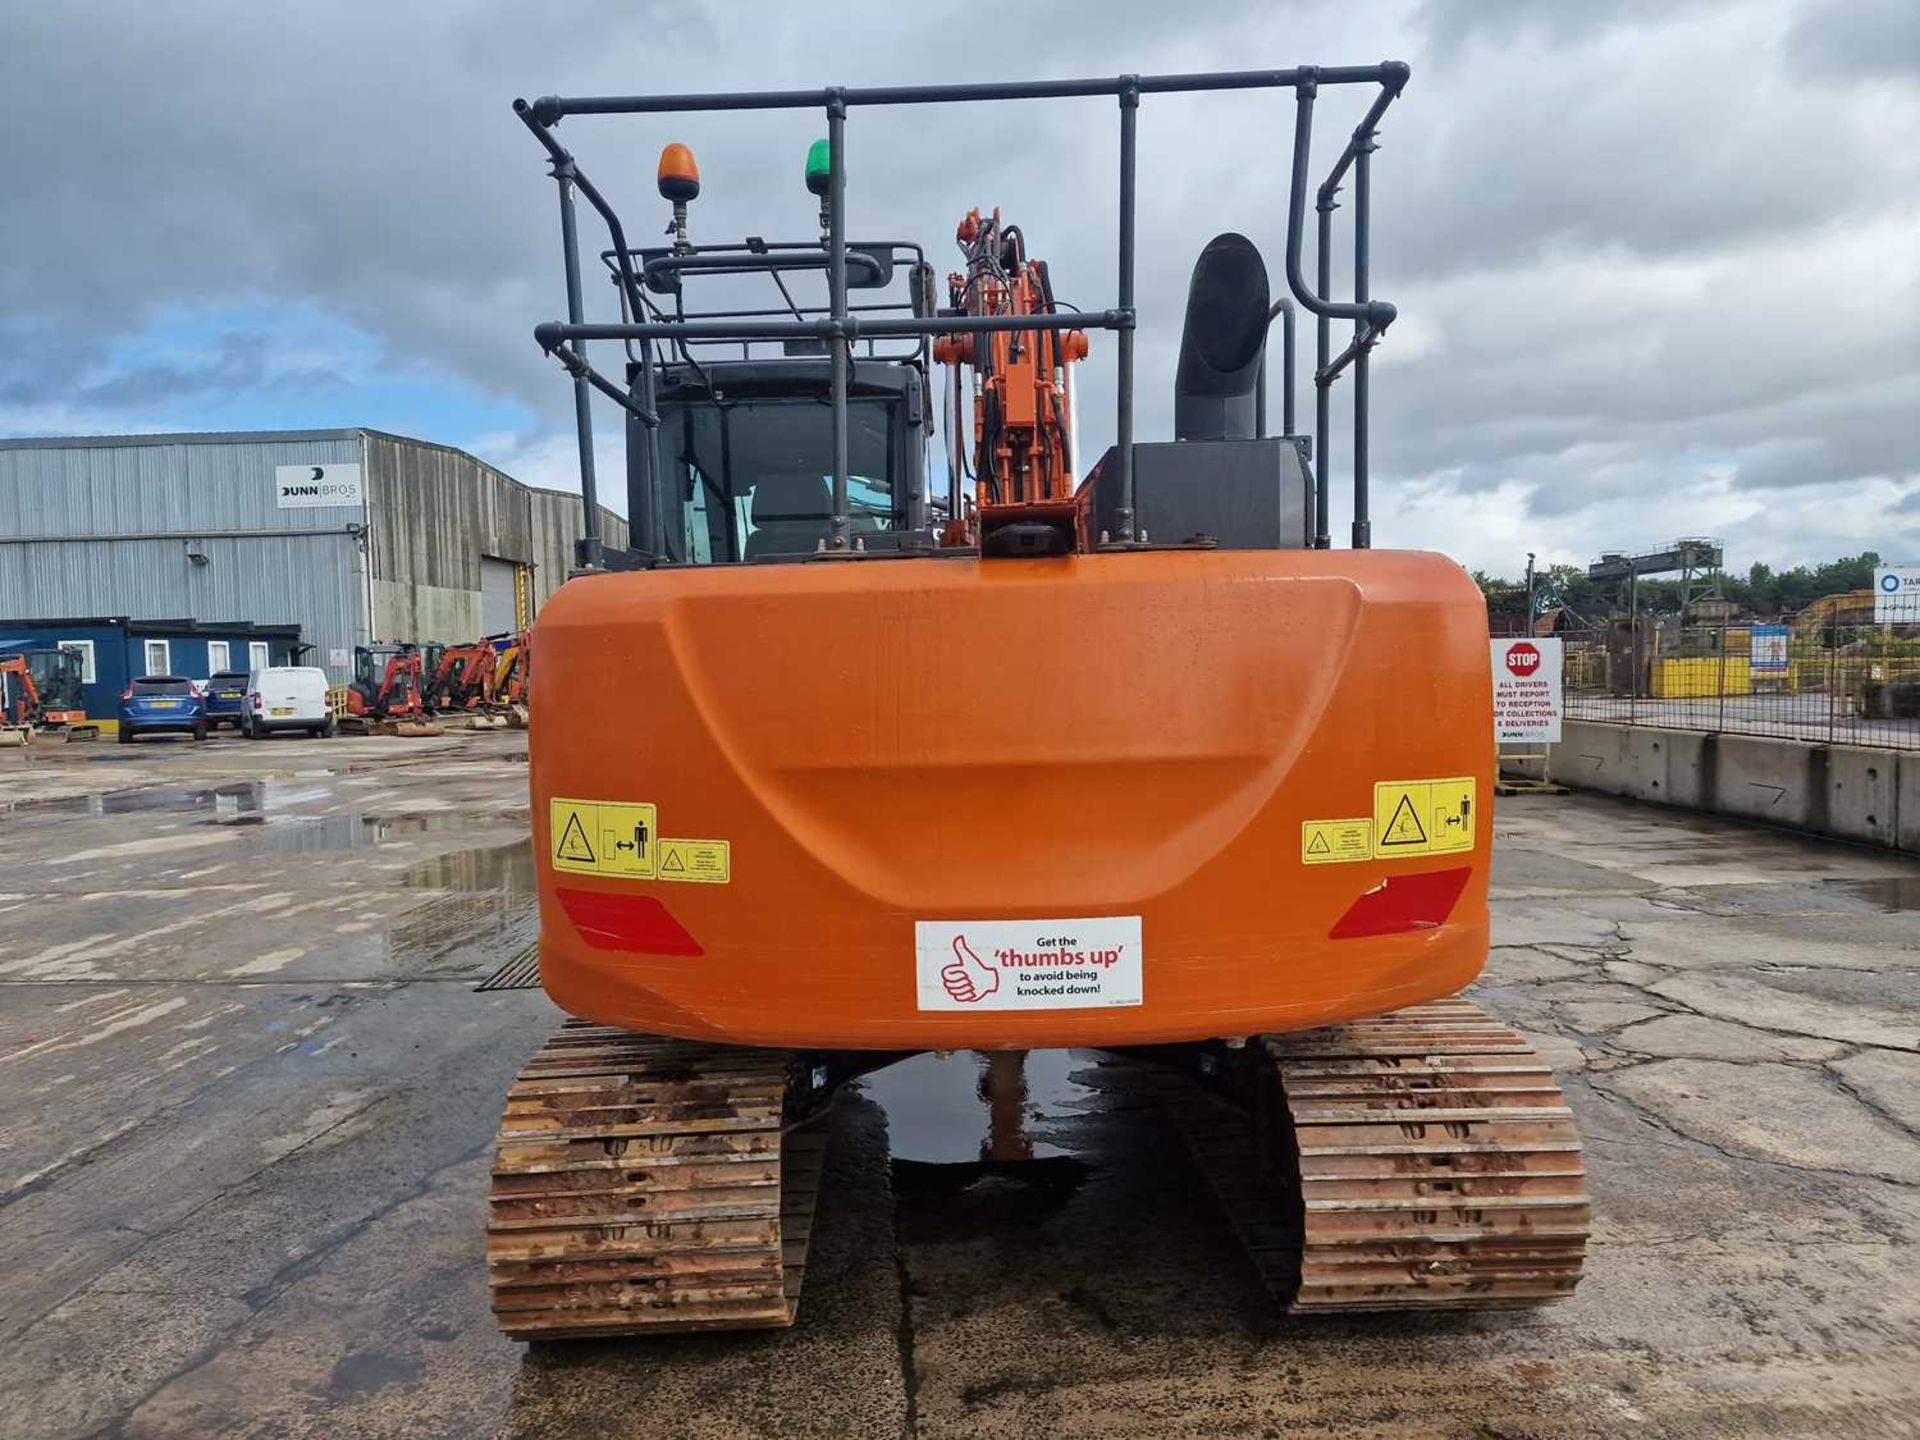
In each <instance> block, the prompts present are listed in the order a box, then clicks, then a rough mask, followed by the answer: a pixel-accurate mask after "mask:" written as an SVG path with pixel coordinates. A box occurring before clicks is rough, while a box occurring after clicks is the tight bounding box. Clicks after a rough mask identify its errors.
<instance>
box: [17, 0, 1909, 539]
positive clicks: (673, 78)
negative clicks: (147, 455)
mask: <svg viewBox="0 0 1920 1440" xmlns="http://www.w3.org/2000/svg"><path fill="white" fill-rule="evenodd" d="M1388 58H1398V59H1404V60H1407V61H1408V62H1410V63H1411V64H1412V66H1413V80H1412V83H1411V84H1410V85H1409V86H1408V89H1407V91H1406V94H1405V96H1404V98H1403V99H1402V100H1401V101H1400V102H1399V104H1398V105H1396V106H1395V108H1394V110H1393V111H1392V112H1391V113H1390V116H1389V123H1388V126H1387V128H1386V131H1385V133H1384V136H1383V148H1382V150H1381V152H1380V154H1379V155H1378V156H1377V157H1376V160H1375V177H1376V184H1375V192H1376V199H1375V216H1374V218H1375V260H1374V267H1373V276H1374V293H1375V294H1376V295H1378V296H1381V297H1384V298H1387V299H1390V300H1393V301H1394V302H1395V303H1397V304H1398V305H1399V307H1400V313H1401V316H1402V319H1401V321H1400V323H1399V324H1398V325H1397V326H1396V327H1395V329H1394V330H1393V332H1392V333H1391V334H1390V336H1389V337H1388V339H1387V340H1386V342H1385V343H1384V344H1383V346H1382V348H1381V349H1380V351H1378V352H1377V357H1376V364H1375V374H1376V383H1375V399H1374V418H1375V439H1374V453H1375V472H1374V485H1375V496H1376V499H1375V510H1374V513H1375V529H1376V535H1377V538H1378V540H1379V543H1381V544H1386V545H1405V546H1416V545H1417V546H1423V547H1430V548H1437V549H1443V550H1446V551H1448V552H1449V553H1451V554H1454V555H1455V556H1457V557H1459V558H1460V559H1461V560H1462V561H1464V562H1465V563H1467V564H1469V565H1474V566H1482V567H1486V568H1489V569H1492V570H1495V571H1497V572H1503V573H1508V574H1514V573H1517V572H1518V570H1519V569H1520V567H1521V565H1522V564H1523V563H1524V553H1525V552H1526V551H1527V550H1535V551H1538V552H1539V553H1540V554H1541V556H1542V557H1543V559H1546V560H1565V561H1576V562H1584V561H1585V560H1587V559H1589V558H1591V557H1592V556H1593V555H1595V554H1597V553H1598V552H1599V551H1600V550H1602V549H1611V548H1622V547H1634V548H1654V547H1656V546H1657V545H1659V544H1660V543H1661V542H1664V541H1666V540H1669V539H1672V538H1673V537H1675V536H1677V535H1682V534H1687V535H1702V534H1704V535H1717V536H1722V537H1724V538H1725V540H1726V541H1727V544H1728V550H1729V555H1728V558H1729V562H1730V564H1731V565H1733V566H1736V567H1741V568H1744V566H1745V565H1746V564H1747V563H1749V562H1750V561H1751V560H1754V559H1764V560H1766V561H1768V562H1770V563H1772V564H1775V565H1785V564H1793V563H1798V562H1803V561H1811V560H1817V559H1820V558H1825V557H1829V556H1833V555H1838V554H1842V553H1853V552H1857V551H1859V550H1861V549H1865V548H1872V549H1876V550H1879V551H1881V552H1882V553H1883V554H1886V555H1887V556H1889V557H1890V558H1894V559H1900V560H1913V561H1920V4H1915V3H1914V0H1720V3H1712V0H1707V3H1689V0H1617V3H1609V0H1366V3H1358V0H1355V3H1346V0H1325V3H1318V0H1284V3H1282V0H1244V3H1225V0H1185V3H1183V4H1178V5H1168V4H1166V3H1164V0H1154V3H1150V4H1149V3H1140V0H1101V3H1057V4H1053V5H1049V6H1031V5H1025V4H1020V5H1013V4H1002V3H999V0H974V3H971V4H954V3H947V0H923V3H918V4H908V5H903V4H900V3H898V0H894V3H889V4H885V5H880V4H866V3H859V4H853V3H844V0H843V3H836V4H834V5H832V6H825V5H796V4H790V3H787V4H773V3H767V4H762V3H756V0H728V3H725V4H720V3H712V4H708V5H701V4H699V3H696V0H670V3H658V4H642V3H637V0H627V3H616V4H607V3H600V4H598V5H593V6H589V5H587V4H584V3H574V0H517V3H515V4H512V5H500V4H495V3H483V0H435V3H432V4H427V3H423V0H382V3H378V4H366V3H357V0H332V3H328V4H325V5H308V6H283V5H263V4H260V3H258V0H195V3H193V4H191V5H186V6H156V5H152V4H147V3H135V0H123V3H113V0H95V3H89V4H86V5H50V4H41V5H28V4H13V5H8V6H6V7H5V14H4V16H0V132H3V133H5V134H6V135H7V136H8V139H9V143H8V144H7V145H6V146H5V147H0V242H3V243H0V434H14V435H21V434H58V433H103V432H125V431H149V430H196V429H243V428H290V427H310V426H334V425H371V426H376V427H380V428H384V429H390V430H397V431H401V432H404V433H408V434H414V435H419V436H422V437H425V438H429V439H433V440H438V441H442V442H444V443H449V444H454V445H458V446H462V447H464V448H466V449H468V450H471V451H473V452H474V453H476V454H478V455H480V456H482V457H484V458H485V459H488V460H490V461H492V462H493V463H495V464H498V465H500V466H502V467H503V468H505V469H507V470H509V471H511V472H512V473H514V474H516V475H519V476H520V477H522V478H523V479H527V480H530V481H534V482H536V483H541V484H550V485H558V486H566V487H569V488H577V479H576V478H575V471H574V461H573V458H572V450H571V447H572V440H571V430H570V425H571V421H570V402H569V392H568V389H567V387H566V385H565V383H564V379H563V377H562V376H561V374H560V372H559V371H558V370H557V367H554V366H552V365H551V363H550V362H547V361H544V360H543V359H542V358H541V357H540V356H539V354H538V352H537V350H536V348H535V347H534V345H533V343H532V341H531V338H530V331H531V328H532V326H533V324H534V323H535V322H536V321H539V320H542V319H550V318H556V317H558V316H559V315H560V313H561V311H562V307H563V293H562V289H561V283H560V270H559V264H558V241H557V233H556V231H557V223H556V219H555V204H554V198H553V190H552V184H551V182H550V181H549V180H547V179H546V178H545V177H544V168H543V166H542V164H541V163H540V156H539V153H538V151H537V149H536V147H535V145H534V143H533V141H532V139H531V138H530V137H529V136H528V135H527V134H526V133H525V131H524V130H523V129H522V128H521V127H520V125H519V124H518V123H517V122H516V121H515V120H514V118H513V116H512V114H511V111H510V109H509V103H510V102H511V100H512V99H513V97H514V96H516V95H529V96H533V95H541V94H547V93H553V92H561V93H573V94H585V93H634V92H641V91H649V90H654V91H658V90H695V89H717V88H728V89H738V88H761V87H787V86H814V85H821V84H828V83H838V84H848V85H862V84H885V83H898V82H902V81H914V80H947V79H968V80H987V79H1011V78H1037V77H1047V76H1068V75H1093V74H1114V73H1119V72H1122V71H1138V72H1156V71H1161V72H1165V71H1189V70H1204V69H1219V68H1248V67H1255V66H1259V67H1267V66H1275V67H1277V66H1285V65H1292V64H1300V63H1315V64H1340V63H1355V62H1369V61H1374V60H1380V59H1388ZM1361 100H1362V97H1361V96H1360V95H1359V94H1358V93H1357V92H1356V93H1352V94H1340V93H1332V92H1330V93H1329V94H1328V98H1327V102H1326V103H1325V104H1323V106H1322V107H1321V108H1322V112H1323V113H1322V117H1321V119H1320V122H1319V123H1318V124H1317V126H1316V130H1317V133H1318V135H1319V136H1320V137H1321V138H1324V139H1329V140H1331V141H1332V143H1333V144H1336V145H1337V144H1338V143H1339V142H1340V140H1341V139H1343V138H1344V135H1345V133H1346V131H1347V130H1348V129H1350V128H1351V125H1352V123H1353V120H1354V118H1356V114H1357V111H1356V110H1355V108H1354V107H1355V106H1356V105H1357V104H1358V103H1359V102H1360V101H1361ZM1291 113H1292V107H1291V103H1290V98H1289V97H1287V96H1285V95H1279V94H1269V95H1232V96H1211V97H1164V98H1163V97H1149V99H1148V101H1147V102H1146V104H1145V106H1144V107H1143V110H1142V115H1141V165H1142V192H1141V193H1142V203H1143V210H1142V215H1141V295H1140V305H1141V324H1142V339H1141V344H1142V367H1141V376H1140V386H1141V389H1140V399H1141V407H1142V411H1141V425H1140V433H1141V435H1142V437H1143V438H1154V437H1158V436H1164V435H1166V434H1168V433H1169V427H1170V424H1171V398H1170V387H1171V379H1172V369H1173V357H1174V351H1175V347H1176V345H1177V339H1178V326H1179V320H1180V315H1181V304H1182V296H1183V293H1184V286H1185V283H1186V277H1187V274H1188V271H1189V269H1190V268H1191V266H1192V263H1193V259H1194V256H1195V255H1196V254H1197V253H1198V251H1199V248H1200V247H1201V245H1203V244H1204V243H1205V241H1206V240H1207V238H1208V237H1209V236H1211V235H1212V234H1214V233H1216V232H1218V231H1221V230H1230V229H1231V230H1240V231H1242V232H1244V233H1246V234H1248V235H1250V236H1252V237H1253V238H1254V240H1255V241H1256V242H1258V243H1259V244H1260V245H1261V246H1262V248H1263V249H1264V250H1265V251H1266V253H1267V255H1268V258H1269V264H1270V266H1271V267H1273V268H1274V270H1275V273H1276V275H1277V273H1278V265H1279V257H1280V254H1281V246H1282V242H1283V240H1284V235H1285V179H1286V156H1287V150H1288V146H1289V143H1290V129H1291ZM820 127H821V122H820V121H819V119H818V118H817V117H816V116H813V115H811V114H807V113H803V112H773V113H767V114H757V115H702V116H692V117H673V118H658V117H644V118H631V117H629V118H608V119H584V118H583V119H575V120H571V121H568V122H566V123H565V124H564V125H563V127H562V130H561V135H562V138H563V140H565V141H566V143H567V144H568V145H569V146H570V147H571V148H573V149H574V151H575V152H576V153H577V154H578V155H579V156H580V158H581V161H582V163H583V165H584V166H585V168H586V169H587V171H588V173H589V174H591V175H593V176H594V177H595V178H596V179H597V180H598V181H599V183H600V184H601V186H602V188H603V189H605V190H607V191H609V192H610V193H611V195H612V196H613V198H614V199H615V202H616V204H619V205H620V208H621V209H622V211H623V212H624V213H625V215H626V217H627V220H628V224H629V227H630V230H631V231H632V232H634V234H635V235H636V237H639V236H651V235H652V234H654V233H656V232H657V230H658V229H659V227H660V226H661V225H662V224H663V223H664V221H665V218H666V217H665V209H664V206H663V205H662V204H661V202H660V201H659V200H658V199H657V198H655V197H654V195H653V193H652V185H651V172H652V165H653V160H654V157H655V156H656V155H657V154H658V152H659V147H660V146H661V144H662V143H664V142H665V141H667V140H670V139H680V140H685V141H687V142H688V143H690V144H691V145H692V146H693V147H694V149H695V151H696V153H697V154H698V155H699V157H700V164H701V169H702V173H703V177H704V181H705V187H706V190H705V194H704V195H703V196H702V199H701V200H700V201H699V202H698V204H696V206H695V207H694V218H693V227H694V233H695V237H696V238H705V239H716V240H717V239H723V238H724V239H733V238H738V237H739V236H740V235H743V234H747V233H756V234H764V235H768V236H770V237H774V236H782V235H784V236H788V237H790V238H805V237H806V236H807V235H808V234H809V233H810V232H811V227H812V225H813V218H814V212H813V204H812V201H811V198H810V197H809V196H808V195H807V194H806V193H805V191H804V189H803V188H802V185H801V181H800V175H801V166H802V161H803V159H804V155H805V151H806V146H807V143H808V141H810V140H811V139H812V138H814V136H815V135H816V134H817V133H819V132H820ZM1115 133H1116V125H1115V122H1114V113H1113V108H1112V104H1111V102H1108V101H1080V102H1046V103H1028V104H1021V105H1006V106H1000V107H995V108H993V109H991V110H987V109H983V108H981V107H966V108H962V107H940V108H935V109H923V110H915V111H856V112H855V114H854V117H853V119H852V121H851V122H850V125H849V137H848V139H849V173H850V187H851V188H850V197H849V198H850V209H851V214H850V225H851V230H852V232H853V233H854V234H855V235H856V236H858V235H876V236H885V237H887V238H894V237H910V238H916V239H920V240H922V241H923V242H924V243H926V244H927V245H928V246H929V248H930V250H932V251H933V253H934V254H935V256H936V259H937V260H938V261H939V263H940V264H941V268H942V270H943V271H944V270H945V269H946V268H947V266H948V257H951V256H952V254H953V251H952V250H951V248H950V240H951V234H952V226H953V223H954V221H955V220H956V219H957V218H958V217H959V215H960V214H961V213H963V212H964V211H965V210H966V209H967V208H968V207H970V206H972V205H976V204H979V205H983V206H991V205H995V204H997V205H999V206H1001V207H1002V208H1003V210H1004V211H1005V213H1006V215H1007V217H1008V218H1009V219H1012V220H1017V221H1018V222H1019V223H1020V224H1021V226H1022V228H1023V230H1024V231H1025V232H1026V234H1027V236H1028V238H1029V243H1030V245H1031V247H1032V249H1033V251H1034V252H1035V253H1036V254H1039V255H1042V256H1045V257H1046V258H1047V259H1048V260H1049V261H1050V263H1051V265H1052V267H1053V274H1054V278H1055V287H1056V290H1057V291H1058V292H1059V293H1060V294H1061V296H1062V297H1063V298H1066V299H1071V300H1073V301H1076V302H1077V303H1079V304H1081V305H1082V306H1084V307H1088V308H1097V307H1101V306H1104V305H1107V304H1109V303H1111V299H1112V294H1113V277H1114V245H1113V235H1112V214H1113V206H1114V196H1115V185H1114V176H1115V168H1116V154H1117V144H1116V140H1115ZM596 238H597V237H596ZM1343 259H1344V255H1343ZM1344 270H1345V266H1344V264H1342V265H1340V266H1339V267H1337V272H1338V273H1339V274H1341V275H1343V274H1344ZM595 303H597V304H599V305H600V306H602V307H603V309H606V310H609V312H610V307H611V304H612V296H611V292H610V291H608V292H607V293H605V294H602V295H599V296H598V297H597V300H596V302H595ZM608 318H611V315H610V313H609V315H608ZM1303 338H1304V337H1303ZM1308 353H1310V350H1309V351H1308ZM1111 367H1112V347H1111V345H1110V344H1109V343H1105V337H1103V336H1096V338H1095V349H1094V358H1093V360H1092V361H1090V362H1089V364H1088V366H1087V367H1086V372H1085V374H1086V378H1085V380H1084V382H1083V400H1084V403H1083V421H1082V424H1083V436H1082V438H1083V445H1084V447H1085V448H1086V449H1087V450H1088V451H1090V452H1096V453H1097V451H1096V447H1098V446H1100V445H1104V443H1105V441H1106V438H1107V437H1108V436H1109V434H1110V431H1111V394H1112V391H1111V384H1112V378H1111ZM1302 409H1303V413H1310V409H1309V408H1308V402H1307V398H1306V396H1305V395H1304V394H1303V396H1302ZM1276 411H1277V402H1276ZM606 418H607V420H608V422H609V423H608V430H607V433H606V435H605V437H604V441H605V446H606V453H605V455H604V457H603V466H604V467H605V469H606V470H607V472H608V473H614V474H617V473H619V472H618V463H617V459H616V451H615V449H614V448H613V447H614V445H615V443H616V440H617V435H616V433H615V431H616V427H615V426H614V425H613V424H612V423H611V422H612V416H611V414H609V415H608V416H607V417H606ZM1340 438H1341V443H1340V444H1339V448H1338V450H1337V452H1336V454H1337V456H1339V457H1344V456H1345V455H1346V454H1347V453H1348V447H1347V445H1346V443H1345V438H1346V437H1345V435H1344V433H1342V434H1341V437H1340ZM1337 493H1338V494H1339V496H1340V497H1341V498H1340V499H1339V501H1338V502H1337V503H1336V522H1337V523H1336V526H1335V530H1336V533H1340V532H1341V531H1342V530H1343V528H1344V522H1345V519H1346V506H1345V499H1344V496H1345V489H1344V483H1342V484H1341V485H1340V486H1338V487H1337ZM614 498H618V497H614Z"/></svg>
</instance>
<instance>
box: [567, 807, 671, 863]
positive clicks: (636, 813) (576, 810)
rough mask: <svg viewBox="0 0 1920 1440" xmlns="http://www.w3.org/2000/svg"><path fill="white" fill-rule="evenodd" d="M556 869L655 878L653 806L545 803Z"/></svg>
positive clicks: (655, 839)
mask: <svg viewBox="0 0 1920 1440" xmlns="http://www.w3.org/2000/svg"><path fill="white" fill-rule="evenodd" d="M547 818H548V825H549V836H550V840H551V843H552V845H553V868H554V869H556V870H570V871H572V872H573V873H574V874H576V875H612V876H616V877H619V878H621V879H625V880H651V879H653V877H654V867H655V861H656V860H657V859H658V855H657V851H658V849H659V840H658V838H657V834H656V832H657V828H658V826H657V823H656V819H655V812H654V807H653V806H651V805H629V804H625V803H620V802H615V801H608V800H557V799H556V800H550V801H548V802H547Z"/></svg>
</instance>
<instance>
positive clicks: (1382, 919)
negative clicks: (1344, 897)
mask: <svg viewBox="0 0 1920 1440" xmlns="http://www.w3.org/2000/svg"><path fill="white" fill-rule="evenodd" d="M1471 874H1473V869H1472V867H1471V866H1467V867H1463V868H1461V869H1459V870H1429V871H1427V872H1426V873H1424V874H1421V875H1393V876H1389V877H1388V878H1387V879H1385V880H1383V881H1381V882H1380V884H1379V885H1377V886H1375V887H1374V888H1373V889H1371V890H1369V891H1367V893H1366V894H1364V895H1362V896H1361V897H1360V898H1359V899H1358V900H1356V901H1354V902H1353V906H1352V908H1351V909H1349V910H1348V911H1347V913H1346V914H1344V915H1342V916H1341V917H1340V922H1339V923H1338V924H1337V925H1335V926H1334V927H1333V929H1331V930H1329V931H1328V932H1327V938H1328V939H1330V940H1353V939H1357V938H1358V937H1360V936H1362V935H1399V934H1401V933H1403V932H1405V931H1408V930H1432V929H1434V928H1435V927H1436V926H1439V925H1444V924H1445V923H1446V919H1447V916H1449V915H1451V914H1452V913H1453V906H1454V902H1455V901H1457V900H1459V898H1460V892H1461V891H1462V890H1464V889H1466V888H1467V877H1468V876H1469V875H1471Z"/></svg>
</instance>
